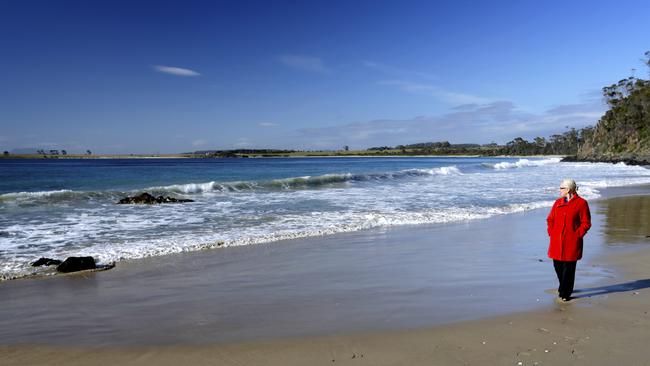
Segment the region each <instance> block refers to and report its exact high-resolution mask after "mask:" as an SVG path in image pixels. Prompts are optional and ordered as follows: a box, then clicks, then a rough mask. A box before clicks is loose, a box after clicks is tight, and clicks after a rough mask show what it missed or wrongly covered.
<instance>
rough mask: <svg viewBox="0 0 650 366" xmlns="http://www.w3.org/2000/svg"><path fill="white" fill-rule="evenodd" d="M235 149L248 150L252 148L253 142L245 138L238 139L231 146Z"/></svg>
mask: <svg viewBox="0 0 650 366" xmlns="http://www.w3.org/2000/svg"><path fill="white" fill-rule="evenodd" d="M232 146H233V147H234V148H235V149H244V148H250V147H252V146H253V142H252V141H251V140H250V139H248V138H246V137H240V138H238V139H237V141H236V142H235V143H234V144H233V145H232Z"/></svg>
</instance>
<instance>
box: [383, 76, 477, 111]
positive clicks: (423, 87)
mask: <svg viewBox="0 0 650 366" xmlns="http://www.w3.org/2000/svg"><path fill="white" fill-rule="evenodd" d="M377 84H379V85H387V86H394V87H397V88H398V89H399V90H402V91H405V92H408V93H415V94H423V95H429V96H432V97H434V98H436V99H438V100H440V101H442V102H444V103H448V104H453V105H459V104H460V105H462V104H484V103H489V102H490V100H489V99H488V98H484V97H479V96H476V95H471V94H466V93H458V92H453V91H449V90H445V89H444V88H441V87H439V86H435V85H429V84H422V83H414V82H410V81H403V80H384V81H379V82H377Z"/></svg>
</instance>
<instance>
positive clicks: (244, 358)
mask: <svg viewBox="0 0 650 366" xmlns="http://www.w3.org/2000/svg"><path fill="white" fill-rule="evenodd" d="M646 189H647V186H645V187H644V186H642V187H636V188H630V187H621V188H617V189H612V190H611V191H609V192H608V197H611V198H606V199H602V200H598V201H596V202H594V205H593V208H592V210H593V211H597V212H595V213H596V215H603V211H607V210H610V211H612V212H610V213H605V214H604V216H603V217H604V219H603V221H602V223H601V227H603V228H607V229H606V230H603V231H602V232H601V233H597V232H591V233H590V235H594V236H596V235H598V236H603V237H604V239H603V242H605V244H606V245H607V248H608V250H607V252H606V253H602V254H601V255H599V256H596V257H592V258H589V259H587V261H581V262H580V263H579V264H578V265H579V271H580V270H583V271H587V272H589V271H592V267H593V268H598V267H603V268H606V269H607V268H609V269H615V270H616V272H617V273H609V274H608V275H606V276H605V277H603V276H600V278H601V280H599V281H600V282H599V283H598V284H589V285H586V286H585V285H580V284H579V283H578V284H577V286H576V288H577V289H580V290H582V291H581V292H577V295H578V296H583V297H581V298H578V299H577V300H575V301H572V303H569V304H554V303H553V302H552V301H548V300H549V299H552V298H553V297H554V295H552V294H548V293H544V294H539V296H540V297H543V299H544V303H543V304H542V305H541V306H540V307H539V308H536V309H533V310H528V311H523V312H521V311H514V312H509V313H506V314H505V315H503V314H502V315H496V316H488V317H482V318H480V319H477V320H468V321H456V322H453V323H452V324H442V325H435V326H433V327H425V328H417V329H413V328H412V329H410V330H400V329H399V328H398V329H392V330H379V331H369V332H364V331H353V332H348V331H342V332H341V331H340V332H335V333H334V334H333V335H315V336H314V335H311V336H299V337H286V338H277V339H271V340H249V341H229V342H220V343H218V344H203V345H184V346H179V345H173V346H146V345H143V346H134V345H131V346H126V347H125V346H117V347H115V346H109V347H101V348H97V347H93V346H91V347H86V346H83V347H80V346H79V345H76V346H73V345H68V346H61V345H59V346H54V345H49V346H47V345H13V346H11V345H2V346H0V355H1V356H2V357H3V359H6V360H8V364H10V365H11V364H52V363H53V364H81V363H84V362H88V361H89V360H90V361H92V362H117V363H120V364H132V365H141V364H149V363H154V362H155V363H160V364H178V363H183V362H187V361H188V360H190V361H193V362H195V363H198V364H213V363H218V364H225V365H229V364H233V365H235V364H268V365H292V364H296V365H298V364H306V363H308V364H317V365H318V364H323V365H324V364H331V363H332V362H336V363H341V362H342V363H344V364H352V363H358V362H366V363H369V364H377V365H391V364H414V365H418V364H431V363H434V364H436V363H439V364H445V365H447V364H499V365H500V364H515V365H516V364H518V363H519V362H522V364H524V365H527V364H553V365H556V364H569V363H571V364H584V365H611V364H612V363H614V362H617V363H618V362H625V363H629V364H633V365H634V364H639V365H640V364H643V362H644V360H646V359H648V357H649V356H650V351H646V350H645V349H646V347H645V346H644V344H645V342H644V341H645V337H644V336H645V333H646V332H645V330H646V329H647V326H649V325H650V316H649V315H647V314H648V312H649V311H650V308H649V307H648V306H647V304H648V303H650V292H649V291H648V288H649V287H650V265H649V264H648V263H650V248H647V247H645V246H644V244H643V243H648V240H649V239H647V238H645V239H644V238H643V236H644V235H650V232H646V231H648V230H650V229H649V228H648V226H649V225H650V221H647V222H645V224H643V223H644V221H639V222H640V223H639V222H634V221H633V222H630V223H629V225H628V224H627V223H626V222H627V221H626V219H625V218H626V217H638V218H639V220H644V218H646V217H647V215H648V212H650V196H648V195H647V191H645V193H644V190H646ZM635 194H636V195H635ZM610 195H611V196H610ZM641 197H644V198H641ZM603 201H607V202H603ZM618 218H623V219H620V220H619V219H618ZM488 220H489V219H488ZM620 225H623V226H625V225H628V226H627V227H620ZM617 227H618V228H620V229H621V230H611V229H616V228H617ZM592 230H593V229H592ZM592 241H593V240H592ZM270 250H272V248H270ZM587 250H588V251H589V249H587ZM588 253H589V252H588ZM545 265H546V266H545V269H544V270H545V271H548V272H549V273H551V272H552V268H551V267H548V263H545ZM546 267H548V268H546ZM584 275H585V273H583V274H580V273H579V274H578V276H579V278H578V281H580V279H581V278H580V276H583V277H584ZM80 280H81V279H80ZM42 282H45V281H42ZM547 287H552V284H549V286H547ZM515 296H520V293H517V294H516V295H515ZM502 299H503V303H502V305H504V306H505V305H507V304H508V303H510V302H512V300H513V299H512V298H510V297H508V296H505V297H503V298H502ZM459 305H460V304H459Z"/></svg>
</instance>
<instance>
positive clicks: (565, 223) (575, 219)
mask: <svg viewBox="0 0 650 366" xmlns="http://www.w3.org/2000/svg"><path fill="white" fill-rule="evenodd" d="M546 223H547V228H548V235H549V236H550V237H551V243H550V245H549V246H548V257H549V258H552V259H556V260H560V261H577V260H579V259H580V258H582V237H583V236H585V234H586V233H587V230H589V228H590V227H591V213H590V212H589V204H587V201H585V200H584V199H583V198H582V197H580V196H578V195H577V194H576V195H574V196H573V198H572V199H571V200H569V202H565V200H564V198H560V199H558V200H557V201H555V203H554V204H553V208H552V209H551V213H549V214H548V217H547V218H546Z"/></svg>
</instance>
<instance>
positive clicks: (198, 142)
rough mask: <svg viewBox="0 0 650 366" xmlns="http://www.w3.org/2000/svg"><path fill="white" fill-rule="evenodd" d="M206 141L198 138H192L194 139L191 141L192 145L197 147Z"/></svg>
mask: <svg viewBox="0 0 650 366" xmlns="http://www.w3.org/2000/svg"><path fill="white" fill-rule="evenodd" d="M207 143H208V142H207V141H206V140H203V139H198V140H194V141H192V146H194V147H199V146H203V145H205V144H207Z"/></svg>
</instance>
